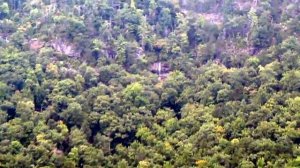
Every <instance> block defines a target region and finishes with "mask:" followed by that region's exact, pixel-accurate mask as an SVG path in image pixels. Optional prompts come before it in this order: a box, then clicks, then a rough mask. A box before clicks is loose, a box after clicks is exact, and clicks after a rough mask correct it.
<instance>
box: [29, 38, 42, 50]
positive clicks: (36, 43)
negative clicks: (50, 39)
mask: <svg viewBox="0 0 300 168" xmlns="http://www.w3.org/2000/svg"><path fill="white" fill-rule="evenodd" d="M44 46H45V42H44V41H40V40H38V39H31V40H30V41H29V48H30V49H31V50H34V51H38V50H40V49H41V48H42V47H44Z"/></svg>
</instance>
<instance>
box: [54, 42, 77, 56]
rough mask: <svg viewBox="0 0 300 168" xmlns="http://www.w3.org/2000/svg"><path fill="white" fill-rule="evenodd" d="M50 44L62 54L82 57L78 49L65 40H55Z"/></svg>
mask: <svg viewBox="0 0 300 168" xmlns="http://www.w3.org/2000/svg"><path fill="white" fill-rule="evenodd" d="M50 43H51V46H52V47H53V49H54V50H55V51H57V52H59V53H61V54H64V55H67V56H70V57H80V52H79V51H77V50H76V49H75V48H76V47H75V46H74V45H73V44H70V43H68V42H66V41H65V40H62V39H55V40H52V41H51V42H50Z"/></svg>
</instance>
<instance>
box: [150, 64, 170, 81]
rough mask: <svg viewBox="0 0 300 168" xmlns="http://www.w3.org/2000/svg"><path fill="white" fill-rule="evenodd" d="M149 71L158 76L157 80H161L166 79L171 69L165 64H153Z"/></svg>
mask: <svg viewBox="0 0 300 168" xmlns="http://www.w3.org/2000/svg"><path fill="white" fill-rule="evenodd" d="M150 70H151V72H152V73H155V74H157V75H158V79H159V80H163V79H165V78H167V77H168V75H169V73H170V71H171V67H170V66H169V64H168V63H166V62H155V63H153V64H152V65H151V67H150Z"/></svg>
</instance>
